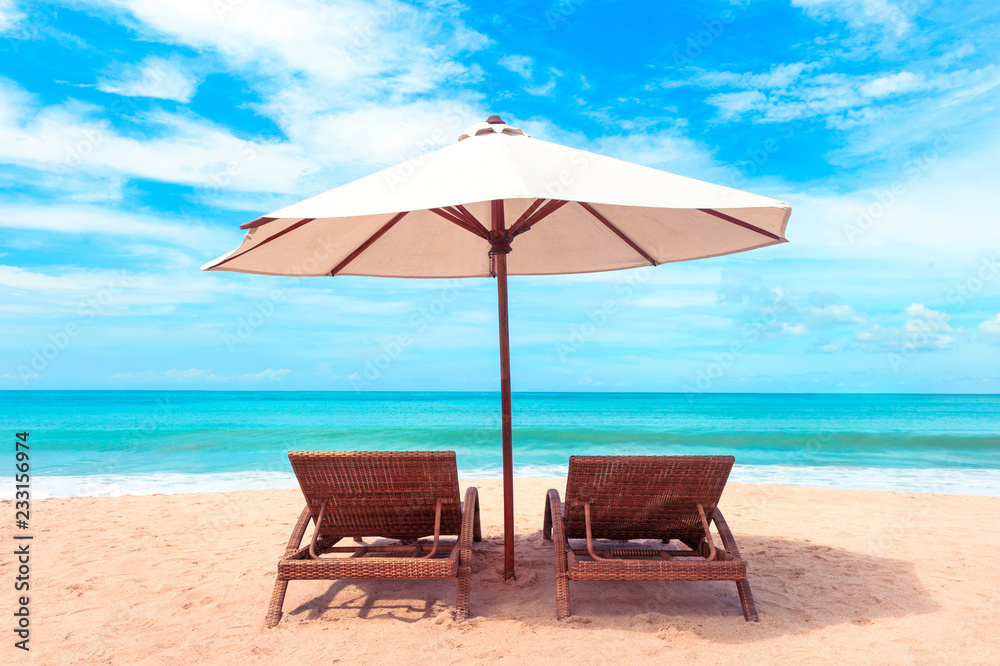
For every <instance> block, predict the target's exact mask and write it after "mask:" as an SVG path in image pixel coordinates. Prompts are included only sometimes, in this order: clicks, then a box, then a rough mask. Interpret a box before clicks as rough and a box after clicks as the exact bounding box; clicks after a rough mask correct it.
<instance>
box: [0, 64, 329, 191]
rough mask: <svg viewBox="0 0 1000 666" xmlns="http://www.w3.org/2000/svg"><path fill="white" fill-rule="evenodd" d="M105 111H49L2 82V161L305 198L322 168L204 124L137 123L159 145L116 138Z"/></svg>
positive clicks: (160, 114) (140, 118) (170, 118)
mask: <svg viewBox="0 0 1000 666" xmlns="http://www.w3.org/2000/svg"><path fill="white" fill-rule="evenodd" d="M99 112H100V109H97V108H95V107H92V106H89V105H85V104H81V103H79V102H74V101H69V102H67V103H65V104H61V105H57V106H42V105H40V103H39V102H38V101H37V100H35V99H34V98H33V97H32V96H31V95H28V94H27V93H26V92H25V91H24V90H22V89H21V88H20V87H18V86H17V85H16V84H15V83H14V82H12V81H10V80H6V79H2V78H0V160H3V161H6V162H8V163H13V164H19V165H22V166H27V167H30V168H34V169H38V170H42V171H48V172H50V173H54V174H56V175H58V176H63V177H64V176H66V175H67V174H73V173H75V172H80V173H90V174H98V175H100V174H103V175H106V176H107V175H115V174H125V175H128V176H134V177H141V178H148V179H151V180H157V181H166V182H171V183H181V184H186V185H193V186H196V187H203V188H206V189H209V190H226V189H234V190H264V191H271V192H299V191H300V189H301V187H302V185H301V183H300V182H299V180H298V179H299V177H300V176H302V175H304V174H308V173H309V172H311V171H313V170H315V168H316V164H315V163H314V162H312V161H311V160H308V159H305V158H303V157H302V151H301V148H299V147H297V146H292V145H289V144H287V143H278V142H272V141H257V142H254V141H245V140H243V139H241V138H238V137H236V136H235V135H233V134H232V133H231V132H230V131H229V130H227V129H224V128H222V127H219V126H217V125H214V124H213V123H210V122H208V121H205V120H202V119H196V118H191V117H189V116H186V115H178V114H171V113H167V112H164V111H151V112H146V113H137V114H136V115H135V116H134V117H133V118H132V120H134V121H135V122H136V123H137V124H139V125H142V126H144V128H145V129H146V131H147V132H148V133H149V134H150V135H152V136H153V137H154V138H151V139H138V138H135V137H134V136H128V135H125V134H121V133H119V132H117V131H116V130H115V129H114V128H113V127H112V126H111V125H110V123H108V122H107V121H106V120H104V119H102V118H101V117H100V116H99Z"/></svg>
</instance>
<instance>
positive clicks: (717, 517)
mask: <svg viewBox="0 0 1000 666" xmlns="http://www.w3.org/2000/svg"><path fill="white" fill-rule="evenodd" d="M712 520H714V521H715V527H716V529H718V530H719V536H720V537H722V547H723V548H725V549H726V552H727V553H729V554H730V555H732V556H733V557H735V558H736V559H738V560H741V559H743V558H741V557H740V549H739V547H738V546H737V545H736V539H734V538H733V533H732V531H731V530H730V529H729V524H728V523H727V522H726V519H725V518H724V517H723V516H722V512H721V511H719V509H718V508H716V509H715V513H714V514H712Z"/></svg>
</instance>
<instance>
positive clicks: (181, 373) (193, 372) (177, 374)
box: [163, 368, 217, 380]
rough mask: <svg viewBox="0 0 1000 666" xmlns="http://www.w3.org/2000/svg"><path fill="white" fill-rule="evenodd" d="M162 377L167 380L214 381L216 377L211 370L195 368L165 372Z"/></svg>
mask: <svg viewBox="0 0 1000 666" xmlns="http://www.w3.org/2000/svg"><path fill="white" fill-rule="evenodd" d="M163 376H164V377H166V378H167V379H181V380H190V379H202V378H205V379H216V378H217V377H216V376H215V375H214V374H212V371H211V370H199V369H196V368H190V369H188V370H165V371H164V372H163Z"/></svg>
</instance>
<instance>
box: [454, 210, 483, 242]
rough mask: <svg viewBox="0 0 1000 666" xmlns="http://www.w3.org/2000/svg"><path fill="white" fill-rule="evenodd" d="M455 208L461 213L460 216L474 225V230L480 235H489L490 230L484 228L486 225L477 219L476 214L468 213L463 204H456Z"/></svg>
mask: <svg viewBox="0 0 1000 666" xmlns="http://www.w3.org/2000/svg"><path fill="white" fill-rule="evenodd" d="M455 209H456V210H458V211H459V212H460V213H461V214H462V216H463V217H465V219H467V220H468V221H469V224H471V225H472V226H473V227H475V229H476V232H477V233H478V234H479V235H480V236H482V237H483V238H486V239H488V238H489V237H490V232H489V231H488V230H487V229H486V227H484V226H483V223H482V222H480V221H479V220H477V219H476V216H475V215H473V214H472V213H470V212H469V211H468V209H466V207H465V206H463V205H462V204H458V205H457V206H455Z"/></svg>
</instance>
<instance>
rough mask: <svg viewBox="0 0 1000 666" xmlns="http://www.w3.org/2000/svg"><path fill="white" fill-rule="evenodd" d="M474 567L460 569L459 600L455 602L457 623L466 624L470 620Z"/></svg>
mask: <svg viewBox="0 0 1000 666" xmlns="http://www.w3.org/2000/svg"><path fill="white" fill-rule="evenodd" d="M471 576H472V567H470V566H463V567H459V569H458V599H457V600H456V601H455V621H456V622H465V621H466V620H468V619H469V592H470V588H471V585H470V580H469V579H470V578H471Z"/></svg>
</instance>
